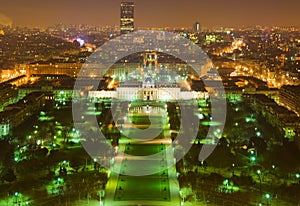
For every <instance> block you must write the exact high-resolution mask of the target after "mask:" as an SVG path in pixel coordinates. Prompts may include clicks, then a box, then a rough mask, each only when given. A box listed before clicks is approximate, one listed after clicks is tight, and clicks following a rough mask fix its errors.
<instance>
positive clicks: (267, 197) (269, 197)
mask: <svg viewBox="0 0 300 206" xmlns="http://www.w3.org/2000/svg"><path fill="white" fill-rule="evenodd" d="M265 198H266V199H267V205H269V200H270V199H271V195H270V194H269V193H267V194H266V195H265Z"/></svg>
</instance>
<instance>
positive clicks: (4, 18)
mask: <svg viewBox="0 0 300 206" xmlns="http://www.w3.org/2000/svg"><path fill="white" fill-rule="evenodd" d="M121 2H122V1H121V0H118V1H103V0H101V1H95V0H91V1H89V2H85V1H81V0H80V1H77V2H76V3H74V2H71V1H69V0H66V1H63V2H62V1H58V0H54V1H51V2H50V1H47V2H45V1H43V2H41V1H37V0H27V1H24V2H20V1H18V2H17V1H8V0H2V4H1V8H2V9H1V10H0V23H2V24H11V23H12V24H13V25H15V26H28V27H47V26H52V25H54V24H57V23H63V24H91V25H97V26H106V25H111V26H113V25H119V19H118V16H119V15H118V14H119V12H120V6H119V5H120V3H121ZM133 2H134V3H135V7H136V14H135V17H136V26H137V27H192V26H193V24H194V23H195V22H196V21H198V22H200V23H201V25H203V27H208V28H211V27H217V26H224V27H226V26H228V27H230V26H233V27H235V26H254V25H263V26H300V24H299V23H298V19H299V18H300V14H299V12H297V8H299V6H300V2H299V1H296V0H288V1H284V2H282V1H270V0H264V1H258V0H255V1H251V2H246V1H243V2H241V1H237V0H230V1H227V2H224V1H221V0H215V1H213V2H208V1H206V2H203V1H197V0H189V1H183V0H174V1H172V2H171V1H159V2H158V1H145V0H139V1H133ZM153 14H155V15H153Z"/></svg>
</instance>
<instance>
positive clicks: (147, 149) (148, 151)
mask: <svg viewBox="0 0 300 206" xmlns="http://www.w3.org/2000/svg"><path fill="white" fill-rule="evenodd" d="M163 150H165V145H151V144H127V145H126V148H125V153H126V154H128V155H132V156H149V155H154V154H157V153H159V152H161V151H163Z"/></svg>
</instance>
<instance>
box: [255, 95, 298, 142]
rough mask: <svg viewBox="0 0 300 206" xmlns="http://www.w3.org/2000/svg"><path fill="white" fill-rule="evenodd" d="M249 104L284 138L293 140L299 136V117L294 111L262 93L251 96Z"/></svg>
mask: <svg viewBox="0 0 300 206" xmlns="http://www.w3.org/2000/svg"><path fill="white" fill-rule="evenodd" d="M251 106H252V108H253V109H254V110H255V111H256V112H257V113H258V114H260V115H262V116H263V117H264V118H266V120H267V122H268V123H269V124H271V125H272V126H273V127H276V128H278V129H279V131H280V132H282V134H283V135H284V136H285V137H286V138H288V139H291V140H294V138H295V137H297V136H299V127H300V119H299V117H298V116H297V115H296V114H295V113H294V112H292V111H289V110H288V109H286V108H285V107H282V106H279V105H278V104H277V103H276V102H275V101H274V100H273V99H270V98H268V97H267V96H265V95H262V94H258V95H253V96H252V103H251Z"/></svg>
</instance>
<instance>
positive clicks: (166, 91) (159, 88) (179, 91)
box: [89, 51, 209, 101]
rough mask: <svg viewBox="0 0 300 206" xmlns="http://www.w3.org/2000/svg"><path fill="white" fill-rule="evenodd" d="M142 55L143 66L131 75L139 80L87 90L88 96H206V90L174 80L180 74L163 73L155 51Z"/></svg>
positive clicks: (157, 98) (162, 98)
mask: <svg viewBox="0 0 300 206" xmlns="http://www.w3.org/2000/svg"><path fill="white" fill-rule="evenodd" d="M143 57H144V60H143V67H142V68H139V69H138V70H135V73H133V74H132V76H135V77H137V76H138V77H139V79H140V80H132V79H131V80H126V81H120V82H119V84H118V86H117V87H116V89H115V90H114V91H108V90H101V91H89V97H90V98H92V99H94V101H97V99H99V100H100V99H103V98H114V99H119V100H125V101H127V100H136V101H172V100H189V99H206V98H208V96H209V95H208V93H207V92H206V91H192V90H191V88H190V86H189V85H188V84H187V82H186V81H183V80H182V81H181V82H179V81H178V82H176V81H175V80H174V79H176V78H177V79H179V78H182V77H181V76H179V75H177V76H174V75H176V74H167V75H164V74H163V71H162V70H161V68H160V67H159V66H158V58H157V53H156V52H151V51H149V52H145V54H144V55H143ZM172 75H173V76H172ZM182 83H184V84H182Z"/></svg>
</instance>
